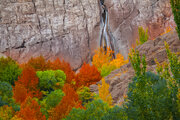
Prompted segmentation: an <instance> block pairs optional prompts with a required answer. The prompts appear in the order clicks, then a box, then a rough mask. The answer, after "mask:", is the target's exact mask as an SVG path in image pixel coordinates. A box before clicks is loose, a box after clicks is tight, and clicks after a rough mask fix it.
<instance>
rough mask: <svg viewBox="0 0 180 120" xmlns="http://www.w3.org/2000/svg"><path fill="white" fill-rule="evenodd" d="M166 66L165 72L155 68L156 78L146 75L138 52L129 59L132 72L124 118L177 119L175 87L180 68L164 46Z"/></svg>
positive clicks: (149, 74)
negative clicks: (166, 56)
mask: <svg viewBox="0 0 180 120" xmlns="http://www.w3.org/2000/svg"><path fill="white" fill-rule="evenodd" d="M166 51H167V55H168V59H169V62H170V68H171V73H172V76H171V73H170V71H169V67H168V64H166V65H165V68H164V69H163V68H162V67H157V72H158V75H156V74H154V73H152V72H146V61H145V56H143V57H142V58H141V57H140V55H139V52H138V51H135V50H133V51H132V53H131V55H130V60H131V64H132V66H133V68H134V70H135V77H134V78H133V82H132V83H130V84H129V90H128V103H127V104H126V107H127V111H126V112H127V114H128V118H129V119H141V120H148V119H150V120H151V119H158V120H162V119H163V120H166V119H170V118H173V119H175V120H176V119H178V118H179V113H178V105H177V100H178V99H177V93H178V86H179V83H178V82H179V75H180V72H179V70H180V66H179V60H178V57H177V56H176V55H175V54H173V53H171V52H170V50H169V48H168V46H167V45H166Z"/></svg>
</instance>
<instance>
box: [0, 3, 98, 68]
mask: <svg viewBox="0 0 180 120" xmlns="http://www.w3.org/2000/svg"><path fill="white" fill-rule="evenodd" d="M98 24H99V6H98V1H96V0H0V52H3V53H5V54H6V55H8V56H11V57H12V58H13V59H15V60H18V61H19V62H25V61H27V60H28V59H30V57H36V56H39V55H43V56H44V57H45V58H46V59H53V58H55V57H59V58H61V59H62V58H63V59H65V60H66V61H68V62H70V63H71V65H72V66H73V68H78V67H79V66H81V64H82V63H83V61H88V60H89V59H90V56H91V51H93V50H94V48H96V47H97V39H96V38H97V37H98V34H99V33H98V32H97V31H98V30H97V29H99V28H98Z"/></svg>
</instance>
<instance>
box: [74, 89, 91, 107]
mask: <svg viewBox="0 0 180 120" xmlns="http://www.w3.org/2000/svg"><path fill="white" fill-rule="evenodd" d="M77 94H78V95H79V99H80V100H81V101H82V102H83V104H84V103H88V102H89V101H90V100H91V99H92V93H91V91H90V89H89V88H88V87H80V88H79V89H78V90H77Z"/></svg>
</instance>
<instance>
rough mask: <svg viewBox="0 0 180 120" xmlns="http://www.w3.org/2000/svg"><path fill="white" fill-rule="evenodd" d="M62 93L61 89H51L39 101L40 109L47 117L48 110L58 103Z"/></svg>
mask: <svg viewBox="0 0 180 120" xmlns="http://www.w3.org/2000/svg"><path fill="white" fill-rule="evenodd" d="M63 96H64V93H63V91H62V90H61V89H58V90H55V91H52V92H51V93H50V94H48V95H47V96H46V97H45V98H44V99H43V100H42V101H41V102H40V104H41V111H42V113H43V114H44V115H45V116H46V118H48V110H50V109H52V108H54V107H56V105H57V104H58V103H60V101H61V100H62V98H63Z"/></svg>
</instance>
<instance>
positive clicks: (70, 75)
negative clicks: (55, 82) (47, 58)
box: [50, 58, 75, 84]
mask: <svg viewBox="0 0 180 120" xmlns="http://www.w3.org/2000/svg"><path fill="white" fill-rule="evenodd" d="M50 68H51V69H52V70H58V69H60V70H62V71H64V72H65V74H66V83H69V84H71V82H72V81H73V80H74V78H75V72H74V71H73V70H72V68H71V66H70V64H69V63H67V62H65V61H64V60H63V61H60V60H59V58H57V59H56V60H54V61H53V62H51V66H50Z"/></svg>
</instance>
